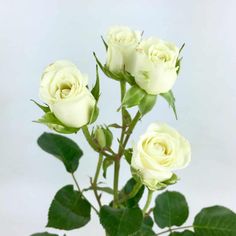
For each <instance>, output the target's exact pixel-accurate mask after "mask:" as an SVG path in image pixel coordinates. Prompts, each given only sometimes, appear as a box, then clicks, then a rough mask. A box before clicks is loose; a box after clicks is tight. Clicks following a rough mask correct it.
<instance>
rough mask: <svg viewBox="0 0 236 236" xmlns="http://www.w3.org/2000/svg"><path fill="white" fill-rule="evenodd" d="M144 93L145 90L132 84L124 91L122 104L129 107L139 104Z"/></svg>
mask: <svg viewBox="0 0 236 236" xmlns="http://www.w3.org/2000/svg"><path fill="white" fill-rule="evenodd" d="M145 95H146V92H145V91H144V90H143V89H141V88H139V87H138V86H136V85H134V86H132V87H131V88H130V89H129V90H128V91H127V92H126V94H125V96H124V99H123V101H122V106H124V107H128V108H129V107H133V106H136V105H139V103H140V102H141V100H142V99H143V97H144V96H145Z"/></svg>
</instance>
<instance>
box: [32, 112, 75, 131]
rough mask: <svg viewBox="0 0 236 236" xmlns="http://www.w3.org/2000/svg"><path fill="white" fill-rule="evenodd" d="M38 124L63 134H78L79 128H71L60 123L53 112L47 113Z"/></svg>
mask: <svg viewBox="0 0 236 236" xmlns="http://www.w3.org/2000/svg"><path fill="white" fill-rule="evenodd" d="M35 122H36V123H40V124H44V125H47V126H48V127H49V128H50V129H52V130H55V131H56V132H58V133H62V134H72V133H77V132H78V130H79V128H71V127H67V126H65V125H64V124H63V123H62V122H60V121H59V120H58V119H57V118H56V116H55V115H54V114H53V113H52V112H47V113H45V114H44V115H43V116H42V117H41V118H40V119H38V120H37V121H35Z"/></svg>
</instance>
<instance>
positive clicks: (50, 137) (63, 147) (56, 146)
mask: <svg viewBox="0 0 236 236" xmlns="http://www.w3.org/2000/svg"><path fill="white" fill-rule="evenodd" d="M38 145H39V146H40V147H41V148H42V149H43V150H44V151H45V152H48V153H50V154H52V155H53V156H55V157H56V158H58V159H59V160H61V161H62V162H63V163H64V165H65V167H66V170H67V171H68V172H70V173H74V172H75V171H76V169H77V168H78V165H79V159H80V158H81V156H82V155H83V152H82V150H81V149H80V148H79V146H78V145H77V144H76V143H75V142H74V141H73V140H71V139H69V138H66V137H64V136H61V135H58V134H52V133H43V134H42V135H41V136H40V137H39V138H38Z"/></svg>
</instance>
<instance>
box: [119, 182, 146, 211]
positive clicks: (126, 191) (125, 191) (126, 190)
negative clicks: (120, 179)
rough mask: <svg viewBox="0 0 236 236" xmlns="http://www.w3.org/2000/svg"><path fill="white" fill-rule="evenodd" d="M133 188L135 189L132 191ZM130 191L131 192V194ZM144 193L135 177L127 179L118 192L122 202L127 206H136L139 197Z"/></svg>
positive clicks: (142, 187)
mask: <svg viewBox="0 0 236 236" xmlns="http://www.w3.org/2000/svg"><path fill="white" fill-rule="evenodd" d="M134 190H135V191H134ZM131 193H132V194H133V195H132V196H131ZM143 193H144V186H143V185H140V183H138V182H137V181H136V180H135V179H133V178H131V179H129V180H128V181H127V183H126V184H125V186H124V187H123V188H122V190H121V191H120V194H119V199H121V200H122V204H123V205H124V206H127V207H134V206H138V203H139V201H140V199H141V198H142V196H143Z"/></svg>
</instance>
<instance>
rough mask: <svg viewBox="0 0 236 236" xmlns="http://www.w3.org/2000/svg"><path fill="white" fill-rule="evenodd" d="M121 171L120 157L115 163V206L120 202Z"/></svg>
mask: <svg viewBox="0 0 236 236" xmlns="http://www.w3.org/2000/svg"><path fill="white" fill-rule="evenodd" d="M119 171H120V159H118V158H116V160H115V164H114V182H113V189H114V201H113V207H116V204H117V202H118V195H119V191H118V188H119V186H118V185H119Z"/></svg>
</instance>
